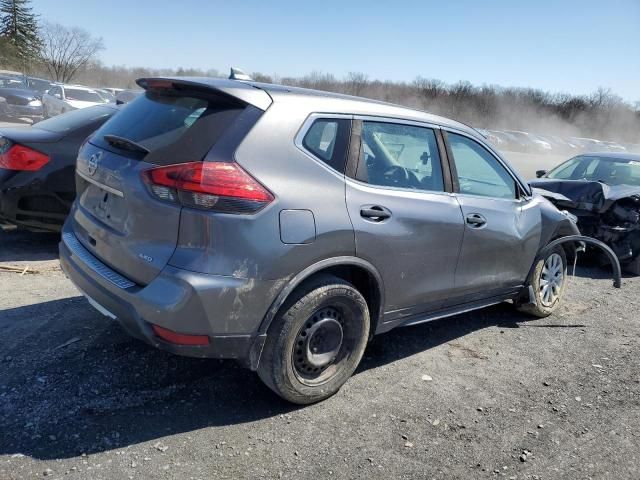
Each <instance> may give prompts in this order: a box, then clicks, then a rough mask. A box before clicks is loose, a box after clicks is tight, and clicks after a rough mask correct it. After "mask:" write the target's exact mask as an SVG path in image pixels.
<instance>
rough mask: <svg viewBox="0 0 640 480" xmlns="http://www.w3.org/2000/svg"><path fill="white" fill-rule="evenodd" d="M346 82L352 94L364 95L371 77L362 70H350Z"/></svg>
mask: <svg viewBox="0 0 640 480" xmlns="http://www.w3.org/2000/svg"><path fill="white" fill-rule="evenodd" d="M345 82H346V84H347V85H346V87H347V91H348V92H349V93H350V94H351V95H362V93H363V92H364V90H365V88H367V84H368V83H369V77H368V76H367V75H366V74H364V73H361V72H349V74H348V75H347V78H346V80H345Z"/></svg>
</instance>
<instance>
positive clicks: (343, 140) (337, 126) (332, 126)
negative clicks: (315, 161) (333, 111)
mask: <svg viewBox="0 0 640 480" xmlns="http://www.w3.org/2000/svg"><path fill="white" fill-rule="evenodd" d="M350 126H351V121H350V120H347V119H343V118H320V119H318V120H316V121H315V122H313V124H312V125H311V127H310V128H309V130H307V133H306V134H305V136H304V139H303V140H302V145H303V146H304V148H306V149H307V150H309V151H310V152H311V153H313V154H314V155H315V156H316V157H318V158H319V159H320V160H322V161H323V162H324V163H326V164H327V165H329V166H330V167H331V168H334V169H336V170H338V171H339V172H341V173H344V167H345V163H346V155H347V144H348V141H349V130H350Z"/></svg>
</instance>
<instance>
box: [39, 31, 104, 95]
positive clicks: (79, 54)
mask: <svg viewBox="0 0 640 480" xmlns="http://www.w3.org/2000/svg"><path fill="white" fill-rule="evenodd" d="M41 35H42V43H43V46H42V54H41V56H42V61H43V63H44V65H45V66H46V68H47V70H48V71H49V74H50V75H51V77H52V78H53V79H54V80H56V81H58V82H65V83H66V82H69V81H71V79H73V77H74V76H75V75H76V74H77V73H78V71H79V70H81V69H83V68H84V67H85V66H86V65H87V64H89V62H91V61H93V60H95V59H96V56H97V54H98V52H100V51H101V50H103V49H104V45H103V43H102V39H101V38H94V37H92V36H91V34H90V33H89V32H87V31H86V30H84V29H82V28H79V27H71V28H68V27H65V26H64V25H60V24H59V23H45V24H43V26H42V30H41Z"/></svg>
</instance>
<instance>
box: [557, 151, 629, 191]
mask: <svg viewBox="0 0 640 480" xmlns="http://www.w3.org/2000/svg"><path fill="white" fill-rule="evenodd" d="M547 178H552V179H555V180H586V181H591V182H602V183H606V184H607V185H634V186H640V159H639V160H628V159H623V158H609V157H592V156H582V157H575V158H572V159H571V160H569V161H567V162H565V163H563V164H562V165H560V166H559V167H556V168H555V169H553V170H551V171H550V172H549V173H548V174H547Z"/></svg>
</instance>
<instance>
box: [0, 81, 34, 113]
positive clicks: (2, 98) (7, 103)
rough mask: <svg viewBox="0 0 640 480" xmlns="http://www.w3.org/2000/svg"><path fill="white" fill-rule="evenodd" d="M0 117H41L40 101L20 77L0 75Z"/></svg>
mask: <svg viewBox="0 0 640 480" xmlns="http://www.w3.org/2000/svg"><path fill="white" fill-rule="evenodd" d="M0 117H4V118H30V119H31V120H33V121H38V120H41V119H42V101H41V100H40V95H39V94H38V92H36V91H35V90H33V89H31V88H29V86H28V85H27V84H26V83H24V81H23V80H22V79H20V78H16V77H2V76H0Z"/></svg>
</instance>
